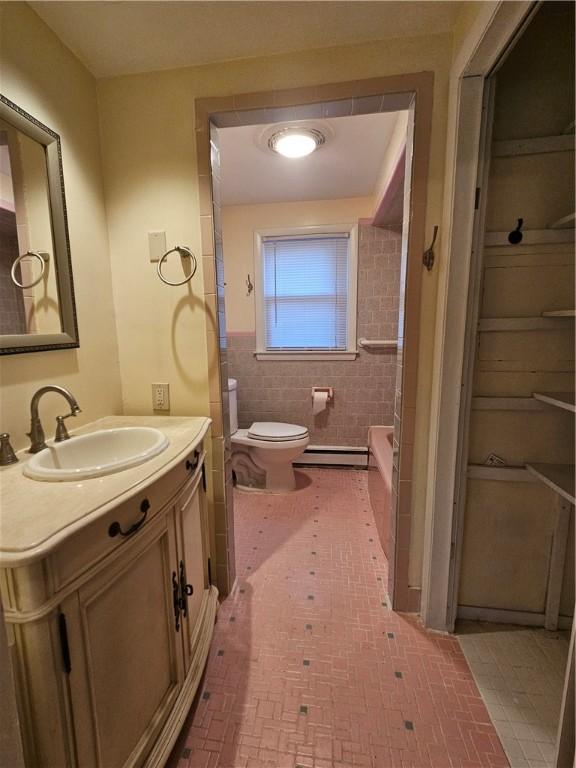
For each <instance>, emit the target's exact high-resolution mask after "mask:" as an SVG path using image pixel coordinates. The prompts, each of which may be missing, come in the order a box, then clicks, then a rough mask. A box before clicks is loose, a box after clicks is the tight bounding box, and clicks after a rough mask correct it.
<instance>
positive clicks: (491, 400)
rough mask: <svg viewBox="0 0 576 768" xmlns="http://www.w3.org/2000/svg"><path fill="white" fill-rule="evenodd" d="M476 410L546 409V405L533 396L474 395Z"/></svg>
mask: <svg viewBox="0 0 576 768" xmlns="http://www.w3.org/2000/svg"><path fill="white" fill-rule="evenodd" d="M472 410H474V411H544V410H546V407H545V406H544V405H543V404H542V403H538V402H537V401H536V400H535V399H534V398H533V397H473V398H472Z"/></svg>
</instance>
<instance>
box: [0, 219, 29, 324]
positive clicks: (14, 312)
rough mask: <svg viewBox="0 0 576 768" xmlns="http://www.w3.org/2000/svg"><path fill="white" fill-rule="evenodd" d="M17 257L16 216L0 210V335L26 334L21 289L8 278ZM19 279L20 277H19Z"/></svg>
mask: <svg viewBox="0 0 576 768" xmlns="http://www.w3.org/2000/svg"><path fill="white" fill-rule="evenodd" d="M17 255H18V238H17V236H16V214H15V213H14V212H13V211H7V210H6V209H4V208H0V304H1V306H2V312H0V333H1V334H6V333H26V316H25V311H24V300H23V293H22V289H21V288H17V287H16V286H15V285H14V283H13V282H12V279H11V277H10V270H11V268H12V263H13V262H14V259H15V257H16V256H17ZM19 279H22V276H21V275H19Z"/></svg>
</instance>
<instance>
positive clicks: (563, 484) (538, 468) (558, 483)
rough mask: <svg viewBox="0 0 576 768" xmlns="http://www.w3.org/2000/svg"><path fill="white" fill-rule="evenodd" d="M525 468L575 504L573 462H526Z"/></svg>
mask: <svg viewBox="0 0 576 768" xmlns="http://www.w3.org/2000/svg"><path fill="white" fill-rule="evenodd" d="M526 469H527V470H528V472H531V473H532V474H533V475H534V477H537V478H538V479H539V480H541V481H542V482H543V483H544V484H545V485H547V486H548V487H549V488H552V490H553V491H556V493H558V494H560V496H562V497H563V498H564V499H566V500H567V501H569V502H570V504H576V498H575V494H574V465H573V464H526Z"/></svg>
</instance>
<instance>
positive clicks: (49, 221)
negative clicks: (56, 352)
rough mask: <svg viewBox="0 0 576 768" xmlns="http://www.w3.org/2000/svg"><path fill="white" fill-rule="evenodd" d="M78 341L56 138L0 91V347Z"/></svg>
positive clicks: (13, 349) (23, 348)
mask: <svg viewBox="0 0 576 768" xmlns="http://www.w3.org/2000/svg"><path fill="white" fill-rule="evenodd" d="M78 346H79V338H78V323H77V318H76V306H75V300H74V284H73V279H72V261H71V254H70V240H69V236H68V222H67V215H66V198H65V194H64V175H63V171H62V152H61V144H60V137H59V135H58V134H57V133H55V132H54V131H53V130H51V129H50V128H48V127H47V126H46V125H44V124H43V123H41V122H40V121H39V120H37V119H36V118H35V117H33V116H32V115H30V114H28V113H27V112H25V111H24V110H23V109H21V108H20V107H18V106H17V105H16V104H14V103H13V102H12V101H10V99H7V98H6V97H5V96H3V95H2V94H0V354H2V355H9V354H19V353H23V352H40V351H46V350H52V349H67V348H74V347H78Z"/></svg>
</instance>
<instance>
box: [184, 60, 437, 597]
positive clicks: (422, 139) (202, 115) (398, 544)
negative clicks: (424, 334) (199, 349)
mask: <svg viewBox="0 0 576 768" xmlns="http://www.w3.org/2000/svg"><path fill="white" fill-rule="evenodd" d="M432 84H433V77H432V75H431V74H428V73H423V74H418V75H408V76H402V77H398V78H395V77H394V78H383V79H376V80H369V81H359V82H351V83H340V84H331V85H326V86H318V87H315V88H304V89H298V90H297V91H290V92H282V91H280V92H278V93H275V94H248V95H241V96H236V97H231V98H229V99H226V98H223V99H204V100H199V101H198V102H197V103H196V108H197V152H198V166H199V172H200V179H199V181H200V194H201V214H202V216H201V218H202V243H203V256H204V263H203V266H204V273H205V294H206V301H207V304H208V306H209V307H211V310H212V311H211V314H212V327H210V328H209V329H208V349H209V355H210V387H211V391H210V400H211V414H212V418H213V423H214V426H215V430H214V437H213V457H214V458H213V466H214V471H215V472H216V473H217V474H218V473H219V472H221V471H222V470H224V482H223V483H222V482H221V481H220V483H217V484H216V491H215V492H216V494H220V495H219V496H218V497H215V499H214V503H215V507H216V510H217V514H216V527H215V530H214V532H213V538H214V540H215V542H219V546H217V551H219V552H220V557H219V558H218V564H217V576H218V583H219V586H220V588H221V590H222V591H223V593H224V594H227V593H228V592H229V591H230V590H231V588H232V586H233V584H234V578H235V573H234V544H233V530H234V513H233V502H232V466H231V440H230V434H229V392H228V379H229V378H230V376H229V360H228V344H229V338H228V334H227V332H226V316H225V304H224V301H225V295H224V294H225V286H224V262H225V257H224V247H225V243H223V238H222V233H223V227H222V206H221V204H220V200H221V197H220V196H221V179H220V178H219V177H218V172H217V171H216V173H214V169H215V168H216V169H218V164H219V161H220V147H219V142H218V131H219V130H226V129H228V128H231V127H232V126H237V127H241V126H242V121H243V120H247V124H249V125H256V126H258V125H265V126H269V125H272V124H274V123H276V122H279V121H280V120H282V121H285V120H286V118H287V116H288V117H289V119H290V120H292V121H294V120H296V121H305V120H310V119H325V118H326V117H328V116H329V114H330V110H344V113H343V114H350V115H352V114H353V113H356V114H357V115H367V116H368V115H373V114H374V113H382V114H385V113H389V112H398V111H400V110H410V109H412V110H413V114H414V132H413V146H412V152H411V159H412V163H411V167H410V168H409V172H408V174H407V179H408V183H407V184H406V185H405V190H406V200H407V201H408V209H407V210H408V211H409V216H407V217H406V220H405V227H406V237H405V239H404V242H405V246H404V250H403V254H402V263H403V275H402V277H403V279H404V284H405V292H404V295H403V296H402V297H401V301H400V305H401V308H400V323H399V334H398V345H399V354H398V362H399V365H398V370H399V377H400V378H399V379H398V380H397V382H395V383H394V389H395V398H394V400H395V406H394V411H395V412H394V427H395V434H396V436H397V439H396V441H395V447H396V453H395V458H396V461H395V466H394V469H393V473H392V474H393V491H392V509H393V513H392V515H391V525H390V542H391V545H390V564H391V574H392V578H391V579H390V581H389V585H388V594H389V598H390V602H391V605H392V606H393V607H394V608H395V609H397V610H409V611H416V610H418V607H419V598H420V589H419V588H418V587H413V586H411V585H410V580H409V557H410V529H411V523H412V516H411V500H412V453H413V446H414V429H415V418H414V417H415V407H416V376H417V363H418V343H419V296H420V282H421V278H422V269H423V268H422V263H421V254H422V252H423V251H424V240H425V232H424V211H425V202H426V181H427V168H428V152H429V140H430V122H431V103H432ZM336 114H338V112H336ZM340 114H342V112H340ZM407 154H408V153H407ZM248 274H250V279H248ZM241 279H242V284H243V285H246V288H248V285H249V284H250V283H251V284H252V285H254V282H253V275H252V273H248V271H246V275H242V278H241ZM405 307H409V311H408V312H405V311H404V308H405ZM398 393H401V397H398V396H397V395H398ZM220 467H221V468H222V469H220ZM218 488H220V490H218ZM400 510H402V513H400Z"/></svg>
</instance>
